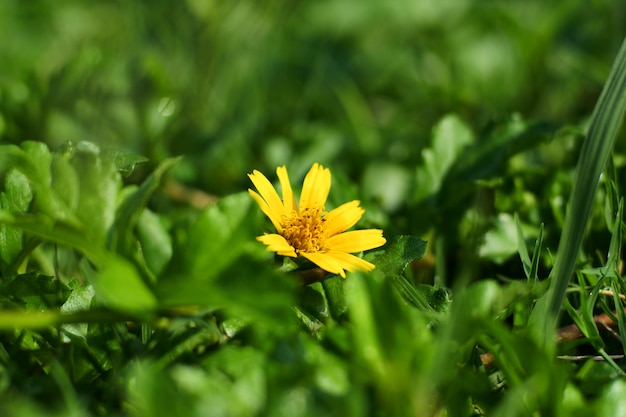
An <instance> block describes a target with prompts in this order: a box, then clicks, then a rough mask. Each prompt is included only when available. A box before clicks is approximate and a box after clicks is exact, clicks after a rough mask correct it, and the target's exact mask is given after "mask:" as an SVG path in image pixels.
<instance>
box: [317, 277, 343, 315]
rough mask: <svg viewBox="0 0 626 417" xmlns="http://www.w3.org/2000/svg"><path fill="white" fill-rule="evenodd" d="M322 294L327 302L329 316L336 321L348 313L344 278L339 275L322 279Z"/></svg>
mask: <svg viewBox="0 0 626 417" xmlns="http://www.w3.org/2000/svg"><path fill="white" fill-rule="evenodd" d="M322 287H323V288H324V294H325V295H326V300H327V302H328V309H329V311H330V314H331V316H332V317H333V318H334V319H335V320H338V321H341V320H344V319H345V318H346V314H347V313H348V305H347V304H346V294H345V291H346V287H345V280H344V279H343V278H341V277H339V276H335V277H333V278H330V279H327V280H324V281H322Z"/></svg>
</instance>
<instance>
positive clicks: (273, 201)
mask: <svg viewBox="0 0 626 417" xmlns="http://www.w3.org/2000/svg"><path fill="white" fill-rule="evenodd" d="M248 177H249V178H250V181H252V183H253V184H254V186H255V187H256V189H257V190H258V191H259V194H260V195H261V197H262V198H263V200H265V203H266V204H267V208H268V210H267V211H265V210H264V211H263V212H264V213H265V214H266V215H267V217H269V218H270V220H271V221H272V223H274V226H276V224H280V223H281V222H282V218H283V216H284V215H285V206H283V202H282V201H281V200H280V197H279V196H278V193H277V192H276V190H275V189H274V186H273V185H272V183H271V182H270V181H269V180H268V179H267V178H266V177H265V175H263V174H262V173H261V172H259V171H257V170H254V171H252V174H248ZM250 195H252V194H250ZM253 197H254V196H253ZM255 200H257V199H256V198H255ZM258 202H259V201H258V200H257V203H258ZM259 206H261V204H259ZM261 209H262V210H263V207H261ZM290 213H291V212H290ZM276 230H278V231H279V232H280V231H281V229H279V228H278V227H277V228H276Z"/></svg>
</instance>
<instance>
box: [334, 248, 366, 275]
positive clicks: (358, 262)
mask: <svg viewBox="0 0 626 417" xmlns="http://www.w3.org/2000/svg"><path fill="white" fill-rule="evenodd" d="M327 255H329V256H332V257H333V258H334V259H335V260H337V261H338V262H339V263H340V264H341V267H342V268H343V269H345V270H346V271H363V272H367V271H371V270H372V269H374V268H376V265H374V264H373V263H370V262H367V261H366V260H363V259H361V258H359V257H356V256H354V255H350V254H349V253H345V252H335V251H329V252H327Z"/></svg>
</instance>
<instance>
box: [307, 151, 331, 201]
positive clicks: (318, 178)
mask: <svg viewBox="0 0 626 417" xmlns="http://www.w3.org/2000/svg"><path fill="white" fill-rule="evenodd" d="M329 191H330V170H329V169H328V168H324V167H323V166H321V165H320V164H318V163H317V162H316V163H314V164H313V166H312V167H311V169H310V170H309V172H308V174H306V176H305V177H304V183H303V184H302V194H300V211H302V210H303V209H305V208H307V207H310V208H320V207H324V204H326V199H327V198H328V192H329Z"/></svg>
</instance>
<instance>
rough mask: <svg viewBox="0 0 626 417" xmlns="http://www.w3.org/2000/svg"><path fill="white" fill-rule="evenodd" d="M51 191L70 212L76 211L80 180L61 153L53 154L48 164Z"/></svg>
mask: <svg viewBox="0 0 626 417" xmlns="http://www.w3.org/2000/svg"><path fill="white" fill-rule="evenodd" d="M50 172H51V175H52V184H51V185H52V190H53V191H54V192H55V193H56V195H57V196H58V197H59V198H60V199H61V200H62V201H63V202H64V203H65V204H66V205H67V207H68V209H69V210H71V211H76V208H77V207H78V202H79V200H80V178H79V176H78V174H77V173H76V171H75V170H74V167H73V166H72V165H71V164H70V161H69V158H68V157H67V156H66V155H63V154H61V153H54V154H53V156H52V161H51V163H50Z"/></svg>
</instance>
